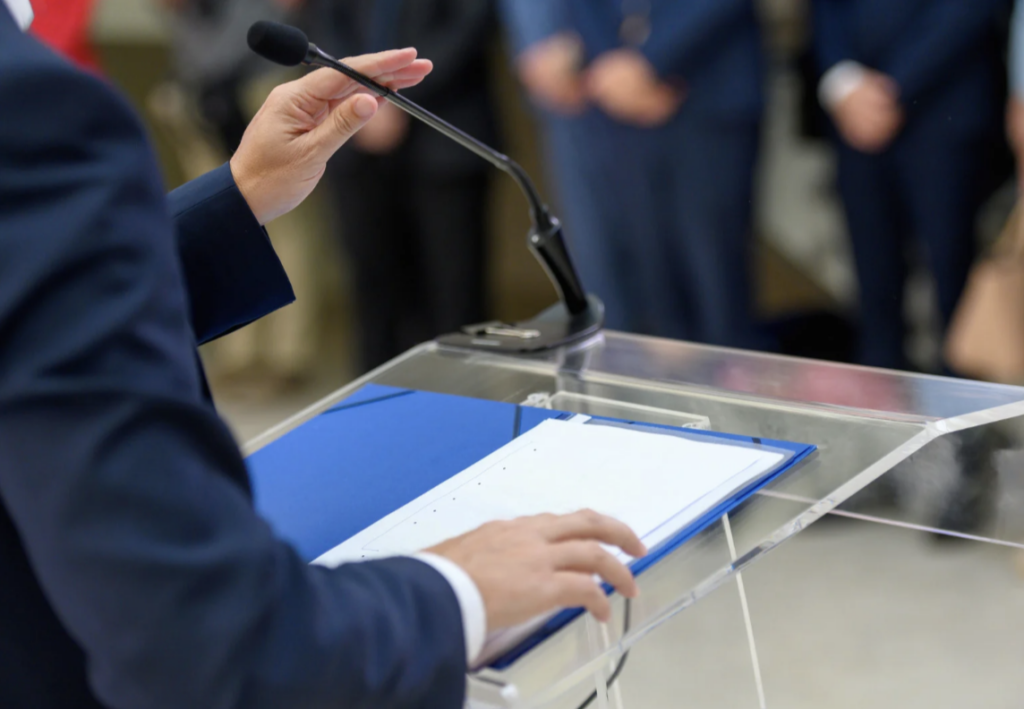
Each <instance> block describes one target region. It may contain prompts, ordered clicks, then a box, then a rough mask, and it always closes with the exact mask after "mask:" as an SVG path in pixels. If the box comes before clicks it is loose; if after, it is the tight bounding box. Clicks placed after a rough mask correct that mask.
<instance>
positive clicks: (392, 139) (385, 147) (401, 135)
mask: <svg viewBox="0 0 1024 709" xmlns="http://www.w3.org/2000/svg"><path fill="white" fill-rule="evenodd" d="M408 134H409V114H408V113H406V112H405V111H403V110H402V109H400V108H396V107H395V106H394V105H393V104H391V103H385V104H384V105H383V106H381V107H380V110H379V111H377V115H376V116H374V117H373V118H372V119H371V120H370V122H369V123H367V124H366V125H365V126H363V127H362V129H361V130H360V131H359V132H358V133H356V136H355V138H354V139H353V141H352V143H353V145H355V147H357V148H358V149H359V150H361V151H363V152H364V153H370V154H371V155H387V154H388V153H391V152H394V151H395V150H397V149H398V146H400V145H401V144H402V143H403V142H404V141H405V137H406V136H407V135H408Z"/></svg>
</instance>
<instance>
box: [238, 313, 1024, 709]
mask: <svg viewBox="0 0 1024 709" xmlns="http://www.w3.org/2000/svg"><path fill="white" fill-rule="evenodd" d="M369 382H373V383H377V384H384V385H389V386H395V387H402V388H410V389H421V390H426V391H434V392H440V393H447V394H458V395H463V396H470V397H477V398H481V399H489V400H495V401H504V402H511V403H516V404H528V405H534V406H540V407H548V408H552V409H559V410H562V411H572V412H577V413H584V414H591V415H598V416H608V417H614V418H627V419H631V420H635V421H643V422H649V423H658V424H670V425H677V426H679V425H691V426H697V427H704V428H710V429H711V430H715V431H723V432H728V433H736V434H742V435H748V436H755V437H765V438H773V439H781V440H795V441H801V442H805V443H810V444H814V445H816V446H818V453H817V454H816V455H815V456H814V457H813V458H812V459H811V460H810V461H808V462H807V463H805V464H804V465H803V466H802V467H800V468H799V469H798V470H795V471H792V472H790V473H788V474H787V475H785V476H783V477H782V478H780V479H779V480H777V481H775V482H773V483H771V484H770V485H769V486H768V487H767V488H765V489H764V490H762V491H761V492H760V493H758V494H757V495H756V496H755V497H754V498H753V499H752V500H751V501H749V502H748V503H746V504H745V505H744V506H743V507H741V508H740V509H738V510H736V511H734V512H733V513H732V514H730V515H728V516H727V517H723V518H722V519H720V520H719V521H718V522H717V523H715V524H714V525H712V526H711V527H710V528H708V529H707V530H706V531H705V532H703V533H702V534H701V535H700V536H698V537H697V538H695V539H693V540H691V541H690V542H689V543H687V544H686V545H684V546H683V547H681V548H680V549H678V550H676V551H675V552H673V553H672V554H671V556H670V557H669V558H667V559H665V560H664V561H662V562H661V563H659V564H658V565H656V566H655V567H653V568H652V569H650V570H649V571H647V572H646V573H645V574H644V575H642V576H641V577H640V579H639V581H640V587H641V596H640V598H638V599H637V600H635V601H634V602H632V603H631V604H630V607H629V609H628V613H627V612H626V611H627V609H626V608H625V606H624V605H623V603H622V599H620V598H616V599H615V600H614V602H613V607H614V609H615V614H614V617H613V619H612V620H611V621H610V622H609V623H608V624H607V625H604V626H602V625H600V624H598V623H596V622H594V621H593V620H591V619H589V618H587V617H581V618H579V619H577V620H576V621H574V622H573V623H572V624H571V625H570V626H568V627H566V628H564V629H563V630H562V631H560V632H559V633H558V634H557V635H556V636H554V637H552V638H551V639H549V640H548V641H546V642H545V643H543V644H542V645H540V646H539V647H538V648H536V649H534V650H532V651H531V652H530V653H528V654H527V655H526V656H524V657H523V658H521V659H520V660H518V661H517V662H516V663H515V664H513V665H512V667H510V668H508V669H507V670H504V671H501V672H497V671H493V670H483V671H480V672H477V673H474V674H472V675H471V676H470V679H469V688H470V702H471V706H476V707H531V708H532V707H566V708H568V709H575V708H576V707H579V706H581V705H582V704H583V703H584V702H586V701H587V700H588V699H590V702H591V703H590V704H589V706H591V707H631V708H632V707H644V708H647V707H752V708H756V707H765V706H773V707H775V706H778V707H782V706H784V707H788V708H793V707H841V708H845V707H862V706H865V705H871V706H875V707H889V706H892V707H906V706H928V707H930V709H936V708H941V707H947V706H948V707H963V706H965V705H968V706H979V707H980V706H985V707H1016V706H1020V701H1021V697H1024V672H1022V671H1021V666H1022V665H1021V663H1022V662H1024V563H1021V561H1022V560H1024V388H1018V387H1009V386H1000V385H993V384H986V383H979V382H970V381H964V380H955V379H947V378H942V377H933V376H925V375H915V374H907V373H900V372H890V371H884V370H875V369H866V368H859V367H851V366H845V365H838V364H831V363H823V362H815V361H809V360H800V359H793V358H786V357H780V356H775V355H766V354H759V353H751V352H741V351H736V350H727V349H720V348H713V347H704V346H698V345H692V344H687V343H681V342H673V341H668V340H659V339H654V338H645V337H638V336H632V335H626V334H621V333H614V332H606V333H604V334H602V335H599V336H597V337H595V338H593V339H592V340H590V341H588V342H586V343H583V344H582V345H580V346H578V347H575V348H573V349H570V350H559V351H554V352H550V353H547V354H545V355H533V356H528V357H526V356H523V357H515V356H504V355H499V354H496V353H489V352H486V351H476V350H466V349H458V348H452V347H444V346H440V345H438V344H436V343H428V344H426V345H422V346H420V347H418V348H416V349H414V350H411V351H410V352H408V353H406V354H405V355H403V356H401V357H399V358H397V359H395V360H393V361H392V362H390V363H388V364H387V365H385V366H384V367H381V368H379V369H377V370H375V371H374V372H371V373H370V374H369V375H367V376H366V377H363V378H361V379H359V380H357V381H356V382H353V383H352V384H351V385H349V386H347V387H345V388H343V389H342V390H340V391H338V392H336V393H334V394H332V395H331V396H329V397H327V398H325V399H323V400H322V401H320V402H318V403H317V404H315V405H314V406H312V407H310V408H308V409H307V410H305V411H303V412H301V413H300V414H298V415H296V416H295V417H293V418H291V419H289V420H288V421H286V422H284V423H283V424H281V425H279V426H277V427H275V428H273V429H271V430H270V431H268V432H267V433H266V434H263V435H262V436H259V437H258V438H256V439H254V440H253V441H252V442H250V443H249V444H248V445H247V446H246V453H251V452H254V451H256V450H258V449H259V448H261V447H262V446H264V445H267V444H268V443H270V442H272V441H273V440H276V439H277V438H278V437H280V436H281V435H283V434H284V433H286V432H287V431H289V430H291V429H293V428H295V427H296V426H299V425H301V424H302V423H303V422H305V421H307V420H309V419H310V418H312V417H313V416H316V415H317V414H319V413H321V412H323V411H325V410H327V409H328V408H330V407H331V406H333V405H334V404H336V403H337V402H338V401H339V400H341V399H343V398H345V397H346V396H348V395H349V394H351V393H352V392H353V391H354V390H355V389H357V388H358V387H360V386H362V385H364V384H366V383H369ZM343 470H344V461H339V474H343V472H342V471H343ZM623 475H628V471H623ZM341 541H343V540H338V542H341ZM627 653H628V656H627ZM624 656H626V657H624ZM616 669H620V670H621V672H620V673H619V674H618V675H617V679H616V680H615V681H614V683H611V689H609V690H608V691H604V688H605V687H606V686H607V685H608V684H609V678H610V677H611V676H612V675H613V674H614V673H615V671H616ZM598 689H600V690H602V691H598ZM592 694H594V695H596V696H594V697H593V699H591V695H592Z"/></svg>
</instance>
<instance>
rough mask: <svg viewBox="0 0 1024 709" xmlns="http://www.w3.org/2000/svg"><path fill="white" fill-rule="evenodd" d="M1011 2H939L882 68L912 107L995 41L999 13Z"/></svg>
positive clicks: (914, 25) (962, 0)
mask: <svg viewBox="0 0 1024 709" xmlns="http://www.w3.org/2000/svg"><path fill="white" fill-rule="evenodd" d="M1006 5H1007V0H970V2H964V0H936V1H935V2H932V3H929V5H928V9H927V10H926V12H925V14H924V15H923V16H922V17H920V18H918V19H917V20H916V21H915V22H914V23H913V25H912V26H911V28H910V30H909V32H908V35H907V36H906V37H905V38H904V39H903V40H902V41H901V42H899V44H898V45H897V46H896V47H895V48H894V50H893V52H892V53H891V55H890V56H889V57H888V58H887V59H886V60H885V61H884V63H883V65H882V66H880V67H878V68H879V69H880V70H881V71H883V72H885V73H886V74H888V75H889V76H891V77H892V78H893V79H895V80H896V83H897V84H898V85H899V87H900V101H901V103H903V104H904V105H909V104H911V103H913V102H914V101H916V100H918V99H919V98H920V97H921V95H922V94H924V93H927V92H928V91H929V90H931V89H933V88H934V87H936V86H938V85H940V84H942V82H944V81H946V80H947V79H948V77H949V76H950V74H952V73H953V72H954V71H955V70H956V68H957V65H958V64H959V63H960V62H962V61H963V58H964V56H965V55H969V54H970V52H972V51H974V50H975V49H977V48H978V47H980V46H981V45H982V43H983V42H985V41H986V40H988V41H992V40H993V39H994V37H995V32H994V31H995V28H996V22H997V19H998V16H999V11H1000V10H1001V9H1003V8H1005V7H1006Z"/></svg>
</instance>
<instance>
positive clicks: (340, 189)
mask: <svg viewBox="0 0 1024 709" xmlns="http://www.w3.org/2000/svg"><path fill="white" fill-rule="evenodd" d="M308 20H309V22H310V25H311V26H312V27H314V28H315V31H314V33H313V35H314V37H315V41H316V42H317V44H319V45H320V46H321V47H324V48H325V49H326V50H328V51H329V52H331V53H332V54H335V55H338V56H342V55H354V54H362V53H364V52H374V51H378V50H379V49H382V48H384V47H390V46H403V47H404V46H416V47H417V48H418V49H419V50H420V52H421V53H422V54H423V56H429V57H430V58H431V60H432V61H433V62H434V73H433V75H432V80H431V81H430V82H428V83H425V84H422V85H420V86H417V87H415V88H412V89H409V90H407V91H405V92H403V93H404V94H405V95H407V96H408V97H409V98H410V99H412V100H413V101H416V102H417V103H420V104H421V105H423V106H425V107H426V108H428V109H429V110H431V111H433V112H434V113H436V114H437V115H439V116H440V117H441V118H443V119H445V120H447V121H449V122H450V123H452V124H454V125H456V126H458V127H459V128H461V129H462V130H464V131H466V132H467V133H469V134H470V135H473V136H474V137H476V138H479V139H480V140H482V141H484V142H487V143H493V142H494V140H495V135H496V129H495V121H494V116H493V108H492V102H491V96H490V92H489V72H488V66H489V64H488V61H487V51H488V47H489V45H490V44H491V42H492V40H493V38H494V29H495V23H494V12H493V7H492V5H491V3H490V2H489V0H310V1H309V7H308ZM328 170H329V177H330V178H331V182H332V185H331V189H333V199H334V200H335V204H336V211H337V216H338V219H339V221H340V224H339V226H340V228H341V232H342V234H341V236H342V239H343V242H344V246H345V249H346V251H347V253H348V255H349V258H350V259H351V272H352V281H353V283H354V289H355V293H354V295H355V301H356V302H355V309H356V316H357V321H358V325H359V333H360V343H361V344H360V350H359V355H360V356H359V359H360V363H361V366H362V368H363V369H364V370H368V369H372V368H373V367H376V366H378V365H380V364H383V363H384V362H386V361H388V360H389V359H391V358H393V357H395V356H397V355H399V354H401V353H402V352H404V351H405V350H407V349H409V348H410V347H412V346H414V345H416V344H419V343H420V342H424V341H426V340H429V339H432V338H434V337H435V336H437V335H439V334H442V333H445V332H451V331H454V330H457V329H458V328H459V327H461V326H463V325H468V324H471V323H474V322H480V321H481V320H483V319H484V317H485V312H486V308H485V298H486V296H485V288H484V270H485V253H484V239H485V230H486V220H485V216H486V200H487V195H488V186H489V180H488V176H489V175H490V172H491V170H492V168H491V167H490V165H488V164H487V163H486V162H484V161H483V160H481V159H480V158H478V157H477V156H476V155H473V154H472V153H470V152H469V151H467V150H466V149H464V148H462V147H461V146H459V145H456V144H455V143H453V142H452V141H451V140H449V139H448V138H446V137H444V136H443V135H441V134H439V133H437V132H436V131H434V130H433V129H431V128H430V127H429V126H426V125H424V124H421V123H419V122H418V121H412V120H410V118H409V116H408V115H407V114H405V113H403V112H402V111H401V110H399V109H397V108H395V107H394V106H391V105H390V104H385V105H383V106H382V107H381V110H380V112H379V113H378V115H377V116H375V117H374V119H373V120H372V121H370V123H369V124H368V125H367V126H366V127H365V129H364V130H363V131H362V132H360V133H359V135H358V136H357V137H356V139H354V140H353V141H352V143H351V144H350V145H348V146H346V147H345V149H344V150H342V151H340V152H339V153H338V155H337V157H336V158H335V159H334V161H332V163H331V165H330V166H329V168H328Z"/></svg>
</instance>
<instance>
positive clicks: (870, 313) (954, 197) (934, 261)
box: [839, 124, 991, 369]
mask: <svg viewBox="0 0 1024 709" xmlns="http://www.w3.org/2000/svg"><path fill="white" fill-rule="evenodd" d="M989 147H990V145H989V143H988V142H987V141H986V140H984V139H973V138H953V137H949V136H941V135H939V136H936V135H935V134H929V133H926V132H924V131H920V130H915V128H914V126H913V125H912V124H911V125H910V126H908V129H907V130H906V131H905V132H904V133H903V134H902V135H901V136H900V137H899V138H898V139H897V141H896V142H895V143H894V144H893V145H892V146H891V147H890V148H889V149H888V150H887V151H886V152H884V153H882V154H879V155H866V154H864V153H860V152H857V151H855V150H853V149H852V148H849V147H847V146H846V145H845V144H844V143H841V142H840V144H839V190H840V193H841V195H842V198H843V202H844V205H845V207H846V219H847V223H848V225H849V231H850V241H851V245H852V247H853V256H854V262H855V264H856V269H857V278H858V282H859V289H860V344H859V360H860V362H861V363H862V364H866V365H871V366H876V367H887V368H896V369H903V368H906V367H907V365H908V362H907V358H906V354H905V348H904V344H905V343H904V341H905V339H906V334H907V328H906V324H905V322H904V317H903V300H904V298H903V295H904V287H905V285H906V280H907V273H908V261H909V258H910V256H911V255H912V254H913V248H914V247H918V248H919V249H920V254H921V256H923V259H924V263H925V264H926V265H927V267H928V269H929V270H930V271H931V274H932V276H933V277H934V279H935V285H936V290H937V293H938V311H939V315H940V317H941V323H942V329H943V331H944V330H945V328H946V326H947V325H948V324H949V320H950V318H951V317H952V315H953V311H954V309H955V308H956V305H957V302H958V301H959V299H960V295H961V294H962V293H963V289H964V285H965V283H966V281H967V274H968V271H969V269H970V267H971V263H972V261H973V259H974V254H975V246H974V244H975V241H974V234H975V231H974V230H975V218H976V216H977V213H978V209H979V207H980V204H981V201H982V198H983V196H984V192H985V185H986V183H987V179H986V178H987V173H988V165H989V162H990V160H989V157H990V155H991V153H990V152H989Z"/></svg>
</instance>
